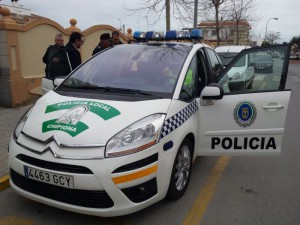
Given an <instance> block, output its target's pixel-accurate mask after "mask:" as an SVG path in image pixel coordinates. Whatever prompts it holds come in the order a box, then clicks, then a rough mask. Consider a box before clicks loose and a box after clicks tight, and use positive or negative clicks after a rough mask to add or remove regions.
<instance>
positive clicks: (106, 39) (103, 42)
mask: <svg viewBox="0 0 300 225" xmlns="http://www.w3.org/2000/svg"><path fill="white" fill-rule="evenodd" d="M110 46H111V38H110V35H109V33H104V34H101V36H100V42H99V44H98V45H97V46H96V48H95V49H94V51H93V55H95V54H97V53H98V52H101V51H102V50H103V49H106V48H109V47H110Z"/></svg>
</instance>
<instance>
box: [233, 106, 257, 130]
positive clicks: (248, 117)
mask: <svg viewBox="0 0 300 225" xmlns="http://www.w3.org/2000/svg"><path fill="white" fill-rule="evenodd" d="M233 118H234V120H235V121H236V123H237V124H238V125H239V126H241V127H249V126H251V124H252V123H253V122H254V120H255V119H256V108H255V106H254V104H253V103H251V102H240V103H239V104H237V105H236V107H235V109H234V112H233Z"/></svg>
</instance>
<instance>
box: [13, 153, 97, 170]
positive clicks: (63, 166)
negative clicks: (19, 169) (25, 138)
mask: <svg viewBox="0 0 300 225" xmlns="http://www.w3.org/2000/svg"><path fill="white" fill-rule="evenodd" d="M17 158H18V159H20V160H21V161H22V162H25V163H28V164H30V165H34V166H37V167H41V168H44V169H49V170H54V171H61V172H67V173H78V174H93V172H92V171H91V170H90V169H88V168H86V167H83V166H75V165H67V164H62V163H54V162H48V161H44V160H40V159H36V158H32V157H30V156H27V155H18V156H17Z"/></svg>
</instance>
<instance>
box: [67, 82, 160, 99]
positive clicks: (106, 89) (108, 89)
mask: <svg viewBox="0 0 300 225" xmlns="http://www.w3.org/2000/svg"><path fill="white" fill-rule="evenodd" d="M65 87H68V88H72V89H74V90H75V89H80V90H82V89H84V90H96V91H103V92H114V93H129V94H139V95H146V96H155V97H159V98H162V96H157V95H153V94H150V93H147V92H145V91H142V90H136V89H129V88H116V87H109V86H104V87H102V86H95V85H92V84H91V85H78V86H76V85H74V86H65Z"/></svg>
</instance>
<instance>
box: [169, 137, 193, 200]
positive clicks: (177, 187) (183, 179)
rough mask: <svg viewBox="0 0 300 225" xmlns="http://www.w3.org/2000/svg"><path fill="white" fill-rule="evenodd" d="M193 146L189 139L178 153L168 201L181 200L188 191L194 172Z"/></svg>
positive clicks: (182, 144)
mask: <svg viewBox="0 0 300 225" xmlns="http://www.w3.org/2000/svg"><path fill="white" fill-rule="evenodd" d="M192 156H193V145H192V143H191V141H190V140H189V139H185V140H184V141H183V142H182V143H181V145H180V147H179V150H178V152H177V155H176V158H175V161H174V165H173V169H172V174H171V179H170V184H169V189H168V192H167V195H166V198H167V199H171V200H176V199H179V198H180V197H181V196H182V195H183V194H184V193H185V191H186V189H187V187H188V184H189V180H190V177H191V172H192Z"/></svg>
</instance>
